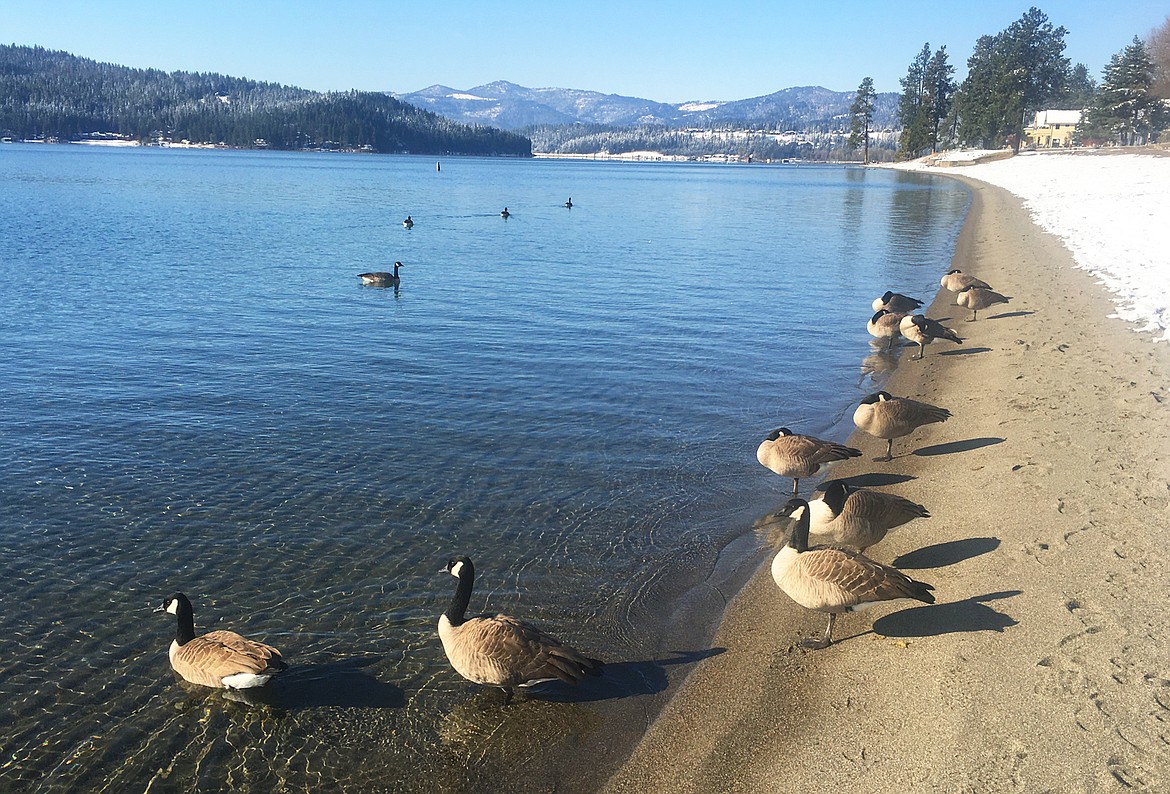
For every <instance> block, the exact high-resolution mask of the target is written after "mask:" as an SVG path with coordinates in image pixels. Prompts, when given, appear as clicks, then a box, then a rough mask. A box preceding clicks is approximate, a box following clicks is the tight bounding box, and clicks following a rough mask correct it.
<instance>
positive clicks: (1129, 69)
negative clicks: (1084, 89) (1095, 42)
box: [1084, 36, 1170, 146]
mask: <svg viewBox="0 0 1170 794" xmlns="http://www.w3.org/2000/svg"><path fill="white" fill-rule="evenodd" d="M1154 75H1155V69H1154V62H1153V61H1152V60H1151V59H1150V54H1149V51H1148V50H1146V45H1145V43H1144V42H1142V40H1141V39H1139V38H1138V37H1137V36H1134V39H1133V43H1131V44H1130V45H1129V46H1128V47H1126V48H1125V49H1124V50H1122V51H1121V52H1119V53H1117V54H1116V55H1114V56H1113V57H1112V58H1111V59H1110V61H1109V65H1108V66H1106V67H1105V71H1104V73H1103V74H1102V76H1101V89H1100V90H1099V91H1098V92H1097V96H1096V99H1095V101H1094V103H1093V106H1092V107H1090V108H1089V111H1088V113H1087V114H1086V119H1085V124H1084V128H1085V129H1084V131H1085V133H1086V134H1090V135H1091V134H1093V133H1094V132H1101V131H1104V132H1106V133H1108V134H1109V135H1110V136H1111V137H1113V138H1114V139H1115V140H1117V142H1118V143H1120V144H1122V145H1123V146H1125V145H1134V144H1145V143H1148V142H1149V141H1150V139H1151V136H1152V134H1153V133H1156V132H1157V131H1158V130H1159V129H1161V127H1162V125H1164V124H1166V123H1167V121H1168V120H1170V119H1168V118H1167V117H1168V116H1170V113H1168V112H1167V110H1166V106H1165V103H1164V102H1163V101H1162V100H1161V99H1160V98H1159V97H1157V96H1155V95H1154V93H1153V92H1152V90H1151V89H1152V88H1153V85H1154Z"/></svg>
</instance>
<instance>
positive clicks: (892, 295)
mask: <svg viewBox="0 0 1170 794" xmlns="http://www.w3.org/2000/svg"><path fill="white" fill-rule="evenodd" d="M921 305H922V301H920V300H918V299H917V298H911V297H910V296H909V295H903V294H902V293H900V292H890V291H889V290H886V294H885V295H882V296H881V297H880V298H874V299H873V310H874V311H875V312H877V311H881V310H882V309H885V310H886V311H888V312H893V313H895V314H906V313H908V312H912V311H915V310H917V309H918V307H919V306H921Z"/></svg>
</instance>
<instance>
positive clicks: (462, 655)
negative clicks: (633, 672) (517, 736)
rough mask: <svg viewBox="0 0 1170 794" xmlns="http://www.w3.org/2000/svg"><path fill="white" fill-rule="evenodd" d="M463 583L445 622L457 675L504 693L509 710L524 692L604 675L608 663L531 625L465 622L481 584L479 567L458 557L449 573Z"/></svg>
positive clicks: (443, 636) (499, 619) (499, 618)
mask: <svg viewBox="0 0 1170 794" xmlns="http://www.w3.org/2000/svg"><path fill="white" fill-rule="evenodd" d="M443 570H445V571H446V572H447V573H449V574H451V575H452V576H454V577H455V578H456V579H458V580H459V584H458V586H456V588H455V596H454V597H453V598H452V599H451V605H450V606H449V607H447V611H446V612H444V613H443V615H442V617H440V618H439V639H440V640H442V642H443V652H444V653H446V654H447V660H448V661H449V662H451V666H452V667H454V668H455V672H457V673H459V675H461V676H463V677H464V678H466V679H467V680H468V681H474V682H475V683H477V684H484V685H485V686H498V687H500V688H501V689H503V690H504V693H505V696H504V705H507V704H508V703H509V702H510V701H511V700H512V694H513V692H514V691H515V688H516V687H518V686H524V687H526V686H531V685H532V684H539V683H542V682H545V681H556V680H560V681H564V682H565V683H567V684H576V683H578V682H579V681H581V680H582V679H584V678H585V676H587V675H601V667H602V664H603V662H601V661H599V660H597V659H590V658H589V657H587V656H585V655H583V654H582V653H580V652H579V651H577V650H575V649H573V648H570V647H569V646H568V645H564V644H562V643H561V641H560V640H558V639H557V638H556V637H553V636H551V635H548V634H545V633H544V632H543V631H541V630H540V629H538V628H536V627H535V626H533V625H532V624H530V623H525V622H523V621H520V620H517V619H516V618H513V617H509V616H508V615H495V616H492V615H481V616H479V617H475V618H466V619H465V618H464V617H463V615H464V612H465V611H466V610H467V604H468V602H469V601H470V600H471V588H472V586H473V584H474V583H475V567H474V566H473V565H472V564H471V560H470V559H468V558H467V557H464V556H458V557H452V558H451V559H450V560H448V561H447V567H446V568H444V569H443Z"/></svg>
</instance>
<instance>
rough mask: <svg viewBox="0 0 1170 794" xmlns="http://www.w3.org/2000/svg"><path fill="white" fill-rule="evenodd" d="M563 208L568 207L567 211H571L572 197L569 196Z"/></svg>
mask: <svg viewBox="0 0 1170 794" xmlns="http://www.w3.org/2000/svg"><path fill="white" fill-rule="evenodd" d="M565 206H566V207H568V208H569V209H573V197H572V196H569V200H568V201H566V202H565Z"/></svg>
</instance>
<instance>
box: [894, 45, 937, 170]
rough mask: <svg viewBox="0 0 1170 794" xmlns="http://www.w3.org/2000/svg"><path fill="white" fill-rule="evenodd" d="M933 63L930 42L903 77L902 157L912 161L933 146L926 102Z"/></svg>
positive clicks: (899, 150)
mask: <svg viewBox="0 0 1170 794" xmlns="http://www.w3.org/2000/svg"><path fill="white" fill-rule="evenodd" d="M929 65H930V44H929V43H927V44H923V45H922V51H921V52H919V53H918V55H917V56H916V57H915V58H914V60H913V61H912V62H911V64H910V68H909V70H908V71H907V72H906V76H905V77H903V78H902V79H901V81H900V82H901V84H902V96H901V97H900V98H899V99H898V120H899V121H900V122H901V124H902V134H901V135H900V136H898V158H899V159H902V160H911V159H913V158H915V157H918V156H919V155H921V154H922V153H923V152H924V151H926V150H928V149H929V148H930V115H929V110H928V109H927V107H926V105H925V93H926V90H925V86H926V70H927V67H928V66H929Z"/></svg>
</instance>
